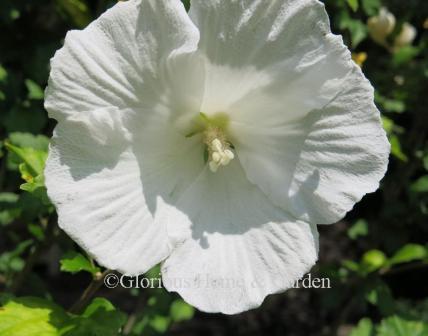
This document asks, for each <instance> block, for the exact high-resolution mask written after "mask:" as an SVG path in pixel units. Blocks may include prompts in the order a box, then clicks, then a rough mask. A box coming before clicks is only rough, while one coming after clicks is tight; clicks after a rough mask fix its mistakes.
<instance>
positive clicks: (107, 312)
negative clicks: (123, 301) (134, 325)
mask: <svg viewBox="0 0 428 336" xmlns="http://www.w3.org/2000/svg"><path fill="white" fill-rule="evenodd" d="M125 322H126V315H125V314H124V313H122V312H121V311H119V310H117V309H116V308H115V307H114V306H113V305H112V304H111V302H110V301H108V300H106V299H104V298H95V299H94V300H93V301H92V303H91V304H90V305H89V306H88V307H86V309H85V311H84V312H83V314H82V315H81V316H75V317H72V319H71V321H70V322H69V323H68V325H67V327H66V328H65V329H66V330H67V332H66V333H64V334H63V335H64V336H88V335H90V336H117V335H119V330H120V328H121V327H122V326H123V325H124V324H125Z"/></svg>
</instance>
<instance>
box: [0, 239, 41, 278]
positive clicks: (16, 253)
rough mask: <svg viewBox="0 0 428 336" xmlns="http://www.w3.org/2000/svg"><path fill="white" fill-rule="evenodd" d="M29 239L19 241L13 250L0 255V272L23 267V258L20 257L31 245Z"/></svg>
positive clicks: (16, 270)
mask: <svg viewBox="0 0 428 336" xmlns="http://www.w3.org/2000/svg"><path fill="white" fill-rule="evenodd" d="M32 243H33V241H32V240H31V239H29V240H24V241H23V242H20V243H19V244H18V245H17V246H16V247H15V249H14V250H12V251H8V252H4V253H2V254H1V255H0V272H3V273H8V272H19V271H21V270H22V269H23V268H24V260H23V259H22V258H21V257H20V256H21V255H22V254H23V253H24V252H25V251H27V249H28V248H29V247H30V246H31V245H32Z"/></svg>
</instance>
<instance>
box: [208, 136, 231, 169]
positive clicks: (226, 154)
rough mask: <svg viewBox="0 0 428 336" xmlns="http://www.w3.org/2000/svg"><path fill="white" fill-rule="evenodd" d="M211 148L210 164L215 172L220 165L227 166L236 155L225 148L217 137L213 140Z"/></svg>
mask: <svg viewBox="0 0 428 336" xmlns="http://www.w3.org/2000/svg"><path fill="white" fill-rule="evenodd" d="M210 149H211V157H210V161H209V163H208V165H209V167H210V169H211V171H212V172H213V173H215V172H216V171H217V170H218V168H219V167H220V166H227V165H228V164H229V163H230V161H232V160H233V159H234V157H235V155H234V154H233V152H232V151H231V150H230V149H228V148H225V146H224V145H223V144H222V143H221V141H220V140H219V139H217V138H216V139H214V140H213V141H212V142H211V146H210Z"/></svg>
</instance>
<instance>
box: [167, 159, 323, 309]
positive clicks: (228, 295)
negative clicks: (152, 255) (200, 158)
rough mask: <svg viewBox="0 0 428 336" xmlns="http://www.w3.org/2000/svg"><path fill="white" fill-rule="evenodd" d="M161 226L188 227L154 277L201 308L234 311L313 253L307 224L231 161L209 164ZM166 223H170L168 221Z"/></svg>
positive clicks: (256, 301)
mask: <svg viewBox="0 0 428 336" xmlns="http://www.w3.org/2000/svg"><path fill="white" fill-rule="evenodd" d="M176 207H177V208H178V209H180V210H181V211H182V213H183V215H182V216H177V217H175V221H174V222H171V223H170V226H169V230H168V231H169V232H174V231H176V232H177V231H178V232H183V231H184V230H186V229H187V230H189V229H190V233H191V237H189V239H186V240H185V241H184V242H183V243H182V244H180V245H178V246H177V247H176V248H175V249H174V251H173V252H172V254H171V256H170V257H168V259H167V260H166V261H165V262H164V264H163V267H162V279H163V283H164V285H165V287H166V288H167V289H168V290H170V291H177V292H179V293H180V295H181V296H182V297H183V298H184V299H185V300H186V301H187V302H189V303H191V304H192V305H194V306H196V307H197V308H198V309H201V310H203V311H206V312H222V313H227V314H234V313H238V312H242V311H244V310H248V309H251V308H255V307H257V306H259V305H260V304H261V303H262V302H263V300H264V298H265V297H266V296H267V295H268V294H272V293H276V292H280V291H284V290H285V289H287V288H290V287H292V285H293V283H294V282H295V281H296V280H297V279H300V278H301V277H302V276H303V275H304V274H305V273H306V272H308V271H309V270H310V268H311V267H312V266H313V264H314V263H315V262H316V260H317V252H318V234H317V231H316V227H315V225H311V224H308V223H305V222H301V221H296V220H294V219H293V218H292V217H291V216H290V215H288V214H287V213H286V212H284V211H283V210H281V209H280V208H279V207H275V206H274V205H273V204H272V202H270V201H269V200H268V199H267V198H266V196H265V195H264V194H263V193H262V192H261V191H260V190H259V189H258V188H257V187H256V186H254V185H253V184H251V183H250V182H249V181H248V180H247V179H246V177H245V174H244V172H243V170H242V167H241V166H240V164H239V162H238V161H234V162H232V163H231V164H230V165H229V166H228V167H227V169H220V170H219V171H218V173H216V174H212V173H211V171H209V169H207V168H206V169H205V171H204V172H203V173H202V174H201V175H200V176H199V177H198V179H197V180H196V181H195V182H194V183H193V184H192V185H191V187H189V188H188V189H187V190H186V192H185V193H183V194H182V196H181V197H180V199H179V200H178V202H177V203H176ZM171 226H173V227H171Z"/></svg>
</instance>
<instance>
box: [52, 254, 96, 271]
mask: <svg viewBox="0 0 428 336" xmlns="http://www.w3.org/2000/svg"><path fill="white" fill-rule="evenodd" d="M60 264H61V271H63V272H69V273H73V274H74V273H78V272H82V271H85V272H89V273H91V274H92V275H93V276H95V275H96V274H97V273H98V272H100V268H99V267H97V266H95V265H93V264H92V263H91V262H90V261H89V260H88V259H87V258H86V257H85V256H83V255H82V254H80V253H77V252H68V253H67V254H66V255H65V256H64V257H63V258H62V259H61V260H60Z"/></svg>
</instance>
